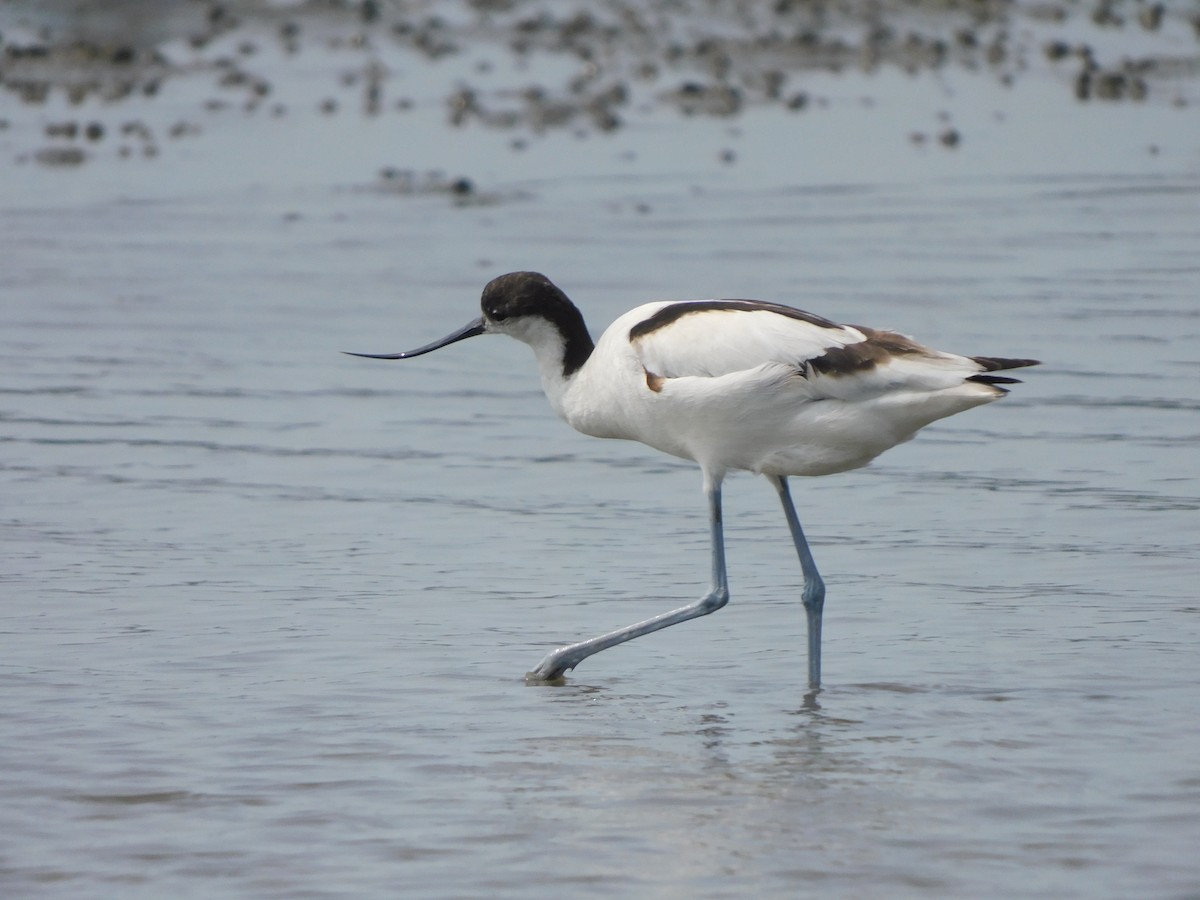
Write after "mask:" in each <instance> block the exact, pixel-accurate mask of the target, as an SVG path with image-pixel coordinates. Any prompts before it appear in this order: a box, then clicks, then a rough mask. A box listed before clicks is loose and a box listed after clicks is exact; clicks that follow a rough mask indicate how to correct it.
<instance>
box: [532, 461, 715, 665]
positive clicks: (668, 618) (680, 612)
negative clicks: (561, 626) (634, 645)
mask: <svg viewBox="0 0 1200 900" xmlns="http://www.w3.org/2000/svg"><path fill="white" fill-rule="evenodd" d="M722 474H723V473H721V474H711V473H709V472H707V471H706V472H705V475H704V493H705V494H706V495H707V497H708V522H709V528H710V531H711V534H712V583H711V585H710V587H709V590H708V593H707V594H705V595H704V596H703V597H701V598H700V599H699V600H697V601H696V602H695V603H689V604H688V605H687V606H681V607H679V608H678V609H673V610H671V611H670V612H665V613H662V614H661V615H657V616H655V617H654V618H652V619H646V620H645V621H644V622H637V623H635V624H633V625H628V626H626V627H625V628H618V629H617V630H616V631H610V632H609V633H608V634H602V635H600V636H599V637H594V638H589V639H588V640H586V641H580V642H579V643H577V644H570V645H568V646H566V647H559V648H558V649H557V650H553V651H551V652H550V653H549V654H547V656H546V658H545V659H543V660H542V662H541V664H540V665H538V667H537V668H536V669H534V670H533V671H532V672H530V673H528V674H527V675H526V676H525V680H526V681H528V682H531V683H540V682H546V681H555V680H556V679H559V678H561V677H562V676H563V675H564V674H565V673H566V672H567V671H569V670H570V669H573V668H575V667H576V666H577V665H579V663H581V662H583V660H585V659H587V658H588V657H589V656H591V655H592V654H593V653H599V652H600V651H601V650H607V649H608V648H609V647H615V646H616V645H617V644H623V643H625V642H626V641H631V640H633V639H634V638H636V637H641V636H642V635H644V634H650V633H651V632H654V631H659V630H660V629H663V628H666V627H668V626H670V625H677V624H679V623H680V622H686V621H687V620H688V619H695V618H697V617H698V616H707V615H708V614H709V613H714V612H716V611H717V610H718V609H720V608H721V607H722V606H724V605H725V604H726V603H728V602H729V580H728V578H727V576H726V574H725V533H724V526H723V524H722V521H721V477H722Z"/></svg>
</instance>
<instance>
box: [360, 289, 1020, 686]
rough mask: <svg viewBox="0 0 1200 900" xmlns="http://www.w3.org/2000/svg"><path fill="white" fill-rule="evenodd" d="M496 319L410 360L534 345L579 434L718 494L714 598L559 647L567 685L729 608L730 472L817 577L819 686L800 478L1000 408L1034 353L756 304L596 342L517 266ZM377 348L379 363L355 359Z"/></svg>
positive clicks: (670, 319)
mask: <svg viewBox="0 0 1200 900" xmlns="http://www.w3.org/2000/svg"><path fill="white" fill-rule="evenodd" d="M482 307H483V313H484V314H483V317H482V318H481V319H479V320H477V321H475V322H472V323H471V324H469V325H468V326H466V327H465V328H463V329H461V330H460V331H458V332H455V333H454V334H452V335H449V336H448V337H447V338H445V339H443V340H442V341H437V342H435V343H433V344H430V345H427V346H425V347H421V348H418V349H417V350H414V351H410V352H408V353H401V354H391V355H388V356H385V357H382V358H390V359H396V358H406V357H410V356H415V355H418V354H421V353H425V352H429V351H430V350H434V349H437V348H439V347H442V346H445V345H446V344H448V343H453V342H455V341H458V340H462V339H464V338H466V337H471V336H474V335H477V334H484V333H504V334H509V335H511V336H512V337H515V338H517V339H518V340H521V341H523V342H525V343H527V344H529V345H530V347H531V348H532V349H533V352H534V355H535V356H536V358H537V362H538V368H539V370H540V373H541V379H542V387H543V389H544V390H545V393H546V397H547V398H548V399H549V401H550V404H551V406H553V408H554V410H555V411H556V412H557V413H558V414H559V415H560V416H561V417H562V418H563V419H565V420H566V421H567V422H568V423H569V424H570V425H571V426H572V427H573V428H575V429H576V430H578V431H581V432H583V433H584V434H588V435H592V436H594V437H602V438H621V439H627V440H634V441H639V442H641V443H643V444H647V445H648V446H650V447H653V448H655V449H657V450H661V451H662V452H664V453H669V454H671V455H673V456H677V457H681V458H683V459H691V460H694V461H695V462H696V463H698V464H699V466H700V468H701V471H702V473H703V475H704V487H705V491H706V493H707V494H708V496H709V505H710V526H711V528H712V536H713V588H712V590H710V592H709V594H708V595H706V597H705V598H702V600H701V601H698V602H697V603H695V604H690V605H689V606H686V607H681V608H680V609H677V610H672V611H671V612H670V613H665V614H663V615H662V616H658V617H655V618H654V619H650V620H647V621H646V622H640V623H637V624H636V625H632V626H629V627H628V628H623V629H619V630H618V631H615V632H612V633H610V634H608V635H602V636H600V637H599V638H593V639H591V640H590V641H582V642H580V643H578V644H573V645H570V646H568V647H564V648H560V649H559V650H557V651H554V652H553V653H551V654H550V656H548V657H547V658H546V660H545V661H544V662H543V663H542V665H541V666H540V667H539V668H538V669H537V670H536V671H535V672H534V673H531V675H533V676H535V677H537V678H538V679H542V680H545V679H551V678H557V677H558V676H560V675H561V674H562V673H563V672H564V671H566V670H567V669H571V668H574V666H575V665H576V664H577V663H578V662H579V661H581V660H582V659H583V658H585V657H587V656H590V655H591V654H592V653H595V652H598V651H599V650H602V649H605V648H606V647H609V646H613V645H615V644H617V643H623V642H624V641H627V640H630V639H632V638H634V637H638V636H640V635H642V634H646V633H648V632H650V631H656V630H658V629H660V628H663V627H666V626H668V625H672V624H675V623H676V622H678V621H683V620H685V619H689V618H694V617H696V616H698V615H704V614H707V613H709V612H712V611H714V610H715V609H718V608H720V607H721V606H723V605H724V604H725V602H726V601H727V599H728V588H727V585H726V583H725V562H724V542H723V532H722V523H721V515H720V488H721V482H722V479H723V478H724V476H725V474H726V473H727V472H728V471H729V470H731V469H743V470H747V471H750V472H754V473H757V474H762V475H766V476H768V478H770V480H771V481H772V483H773V484H774V485H775V487H776V489H777V491H778V492H779V494H780V497H781V499H782V500H783V503H784V511H785V514H786V515H787V518H788V524H789V527H790V529H791V532H792V536H793V539H794V540H795V543H796V549H797V552H798V553H799V555H800V560H801V566H802V569H803V570H804V575H805V590H804V603H805V607H806V609H807V611H808V615H809V680H810V684H811V686H812V687H813V688H814V689H815V688H816V687H818V685H819V681H820V626H821V609H822V606H823V600H824V586H823V583H822V582H821V580H820V576H819V575H818V574H817V571H816V567H815V565H814V564H813V562H812V557H811V554H810V553H809V550H808V545H807V541H805V539H804V535H803V532H802V531H801V529H800V523H799V520H798V519H797V518H796V515H795V511H794V509H793V507H792V503H791V498H790V494H789V492H788V488H787V482H786V478H787V477H788V476H791V475H828V474H831V473H834V472H842V471H846V470H848V469H854V468H857V467H859V466H863V465H866V464H867V463H869V462H870V461H871V460H872V459H874V458H875V457H876V456H878V455H879V454H880V453H882V452H884V451H885V450H887V449H889V448H890V447H894V446H895V445H896V444H899V443H902V442H904V441H907V440H908V439H910V438H911V437H912V436H913V435H915V434H916V432H917V431H918V430H920V429H921V428H923V427H924V426H926V425H928V424H929V423H931V422H934V421H936V420H937V419H941V418H944V417H946V416H950V415H954V414H955V413H959V412H963V411H964V410H967V409H970V408H972V407H974V406H979V405H981V404H984V403H988V402H990V401H992V400H996V399H998V398H999V397H1001V396H1003V395H1004V394H1005V393H1006V390H1005V389H1004V388H1002V387H1000V386H999V385H1001V384H1008V383H1013V382H1015V379H1013V378H1009V377H1006V376H1003V375H993V374H989V373H991V372H995V371H1001V370H1006V369H1011V368H1017V367H1020V366H1027V365H1034V364H1036V361H1035V360H1028V359H1000V358H993V357H967V356H959V355H956V354H952V353H943V352H941V351H937V350H931V349H929V348H927V347H924V346H922V345H920V344H918V343H916V342H915V341H913V340H912V339H910V338H907V337H905V336H903V335H900V334H896V333H894V332H890V331H879V330H875V329H871V328H866V327H863V326H849V325H838V324H836V323H834V322H831V321H829V320H827V319H824V318H822V317H820V316H816V315H813V314H811V313H806V312H803V311H802V310H798V309H794V308H792V307H788V306H781V305H779V304H774V303H763V302H759V301H752V300H700V301H683V302H670V301H667V302H659V303H649V304H646V305H644V306H639V307H637V308H636V309H633V310H631V311H629V312H627V313H625V314H624V315H622V316H620V317H619V318H618V319H617V320H616V321H615V322H613V324H612V325H611V326H609V328H608V329H607V330H606V331H605V332H604V334H603V335H602V336H601V337H600V339H599V341H598V342H596V343H595V344H593V343H592V339H591V337H590V335H589V334H588V331H587V329H586V327H585V325H584V322H583V317H582V315H581V314H580V313H579V311H578V309H576V307H575V306H574V305H573V304H572V303H571V302H570V300H568V299H567V297H566V295H565V294H563V293H562V291H560V290H559V289H558V288H557V287H555V286H554V285H553V284H552V283H551V282H550V281H549V280H548V279H546V278H545V276H542V275H539V274H537V273H531V272H514V273H511V274H509V275H502V276H500V277H499V278H496V279H494V280H493V281H492V282H490V283H489V284H488V285H487V287H486V288H485V289H484V292H483V298H482ZM356 355H367V354H356Z"/></svg>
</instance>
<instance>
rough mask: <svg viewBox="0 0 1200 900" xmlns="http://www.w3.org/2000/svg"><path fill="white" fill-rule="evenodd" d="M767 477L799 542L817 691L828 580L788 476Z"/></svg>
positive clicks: (810, 682) (811, 664)
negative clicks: (815, 558)
mask: <svg viewBox="0 0 1200 900" xmlns="http://www.w3.org/2000/svg"><path fill="white" fill-rule="evenodd" d="M767 477H768V478H769V479H770V481H771V484H773V485H774V486H775V490H776V491H778V492H779V501H780V502H781V503H782V504H783V514H784V515H785V516H786V517H787V523H788V529H789V530H790V531H791V533H792V543H794V544H795V545H796V555H797V556H799V557H800V571H801V572H803V573H804V591H803V592H802V593H801V595H800V599H801V601H802V602H803V603H804V612H805V613H806V614H807V616H808V686H809V687H810V688H812V689H813V691H817V690H819V689H820V687H821V618H822V615H823V613H824V611H825V582H824V581H823V580H822V579H821V573H820V572H818V571H817V564H816V563H815V562H813V555H812V550H810V549H809V547H808V539H807V538H805V537H804V529H803V528H801V527H800V518H799V516H797V515H796V507H795V505H794V504H793V503H792V492H791V490H790V489H789V488H788V483H787V479H786V478H785V477H783V476H782V475H769V476H767Z"/></svg>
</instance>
